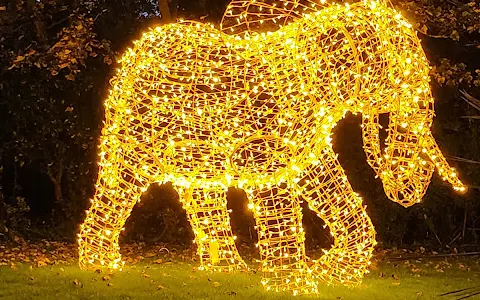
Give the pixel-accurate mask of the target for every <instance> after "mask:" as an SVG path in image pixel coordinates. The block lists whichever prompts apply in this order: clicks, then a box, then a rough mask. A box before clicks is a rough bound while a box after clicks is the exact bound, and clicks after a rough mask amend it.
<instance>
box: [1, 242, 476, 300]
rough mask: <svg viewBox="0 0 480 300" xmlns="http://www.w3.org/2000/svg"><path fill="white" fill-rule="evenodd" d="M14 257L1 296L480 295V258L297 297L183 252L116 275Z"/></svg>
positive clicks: (391, 272) (385, 272)
mask: <svg viewBox="0 0 480 300" xmlns="http://www.w3.org/2000/svg"><path fill="white" fill-rule="evenodd" d="M38 251H40V250H38ZM7 252H8V251H7ZM42 252H45V251H44V250H41V252H40V253H42ZM7 254H8V253H7ZM157 254H158V253H157ZM57 255H58V253H57ZM3 256H4V257H5V253H4V255H3ZM147 256H151V255H147ZM1 257H2V255H1V252H0V258H1ZM15 257H16V259H14V260H15V262H13V263H12V262H9V263H5V261H6V260H5V259H4V260H3V266H0V299H9V300H14V299H55V300H63V299H291V298H295V299H332V300H344V299H359V300H360V299H366V300H373V299H382V300H383V299H460V298H461V296H459V295H455V296H454V295H446V296H440V295H441V294H442V293H446V292H451V291H454V290H459V289H465V288H474V287H477V288H476V289H475V290H476V291H479V292H480V258H478V257H474V258H469V259H468V260H467V259H449V260H445V259H435V260H425V259H422V260H413V261H400V262H395V263H394V262H386V261H379V262H378V263H376V264H374V267H373V269H372V271H371V273H370V274H369V275H368V276H367V277H366V278H365V280H364V282H363V283H362V284H361V285H360V286H359V287H356V288H346V287H342V286H334V287H332V286H321V287H320V290H321V293H320V294H319V295H317V296H297V297H293V296H291V295H290V294H276V293H271V292H266V291H264V290H263V288H262V287H261V286H260V274H259V273H256V274H254V272H248V273H246V272H237V273H234V274H212V273H209V272H200V271H197V270H196V267H197V266H198V263H197V262H195V261H194V260H193V259H185V258H184V257H183V259H178V257H177V258H174V259H170V258H165V257H164V258H160V259H159V257H162V254H158V256H155V257H150V258H145V259H142V260H141V261H138V262H136V263H135V264H130V265H129V266H127V267H126V268H125V269H124V270H123V272H118V273H115V274H105V273H97V272H93V271H81V270H80V269H79V268H78V266H77V265H76V263H75V262H74V259H72V260H68V259H67V260H65V261H62V260H60V263H56V262H55V261H52V260H51V259H46V258H45V257H44V258H42V259H41V260H37V261H35V260H30V259H29V258H25V257H23V258H22V259H19V258H18V255H17V256H15ZM142 258H143V257H142ZM9 259H10V260H12V259H11V257H10V258H9ZM43 260H46V261H47V262H46V263H44V262H43ZM0 261H1V260H0ZM40 262H42V263H40ZM39 266H40V267H39ZM476 297H478V298H476ZM469 299H480V294H479V295H477V296H474V297H471V298H469Z"/></svg>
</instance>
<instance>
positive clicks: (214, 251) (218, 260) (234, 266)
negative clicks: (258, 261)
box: [198, 241, 247, 272]
mask: <svg viewBox="0 0 480 300" xmlns="http://www.w3.org/2000/svg"><path fill="white" fill-rule="evenodd" d="M223 242H224V241H223ZM198 254H199V256H200V262H201V265H200V267H199V270H207V271H213V272H231V271H234V270H241V269H247V264H246V263H245V262H244V261H243V259H242V258H241V257H240V254H238V251H237V248H236V247H235V245H231V246H230V245H225V244H224V243H222V241H213V242H204V243H202V244H201V245H199V246H198Z"/></svg>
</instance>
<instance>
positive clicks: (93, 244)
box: [78, 235, 125, 270]
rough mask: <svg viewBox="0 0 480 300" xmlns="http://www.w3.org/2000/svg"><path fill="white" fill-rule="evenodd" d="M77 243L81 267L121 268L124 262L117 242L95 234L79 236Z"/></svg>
mask: <svg viewBox="0 0 480 300" xmlns="http://www.w3.org/2000/svg"><path fill="white" fill-rule="evenodd" d="M78 244H79V257H80V260H79V264H80V268H81V269H87V270H97V269H108V270H121V269H122V267H123V266H124V264H125V262H124V261H122V257H121V255H120V252H119V247H118V243H110V242H108V241H102V239H101V238H98V237H96V236H85V235H83V236H82V237H81V238H79V240H78Z"/></svg>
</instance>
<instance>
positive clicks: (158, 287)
mask: <svg viewBox="0 0 480 300" xmlns="http://www.w3.org/2000/svg"><path fill="white" fill-rule="evenodd" d="M164 289H166V287H164V286H163V285H161V284H159V285H158V286H157V290H164Z"/></svg>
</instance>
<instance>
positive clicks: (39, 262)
mask: <svg viewBox="0 0 480 300" xmlns="http://www.w3.org/2000/svg"><path fill="white" fill-rule="evenodd" d="M46 265H47V263H46V262H44V261H43V260H39V261H37V267H39V268H40V267H45V266H46Z"/></svg>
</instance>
